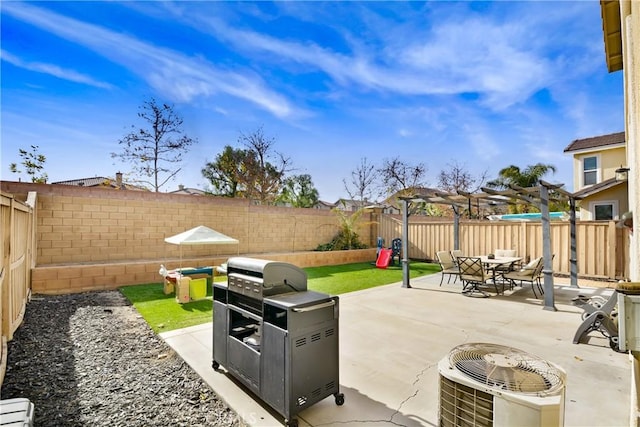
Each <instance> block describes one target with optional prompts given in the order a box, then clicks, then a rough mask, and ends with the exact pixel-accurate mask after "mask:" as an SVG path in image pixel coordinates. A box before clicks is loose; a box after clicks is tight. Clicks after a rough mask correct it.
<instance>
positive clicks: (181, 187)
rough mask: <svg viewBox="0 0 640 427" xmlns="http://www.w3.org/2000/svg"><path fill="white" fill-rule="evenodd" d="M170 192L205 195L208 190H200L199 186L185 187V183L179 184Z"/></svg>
mask: <svg viewBox="0 0 640 427" xmlns="http://www.w3.org/2000/svg"><path fill="white" fill-rule="evenodd" d="M169 194H188V195H192V196H205V195H206V194H207V193H206V191H203V190H200V189H199V188H190V187H185V186H184V185H182V184H180V185H178V189H177V190H173V191H169Z"/></svg>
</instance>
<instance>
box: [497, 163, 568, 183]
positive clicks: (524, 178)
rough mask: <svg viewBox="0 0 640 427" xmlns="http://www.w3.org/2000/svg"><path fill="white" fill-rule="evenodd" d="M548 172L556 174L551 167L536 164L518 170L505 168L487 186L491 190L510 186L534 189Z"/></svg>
mask: <svg viewBox="0 0 640 427" xmlns="http://www.w3.org/2000/svg"><path fill="white" fill-rule="evenodd" d="M548 172H553V173H555V172H556V167H555V166H553V165H545V164H543V163H536V164H535V165H530V166H527V167H526V168H524V170H520V168H519V167H518V166H514V165H511V166H507V167H506V168H504V169H501V170H500V172H498V175H499V176H498V178H497V179H494V180H493V181H489V182H487V186H488V187H491V188H499V189H507V188H509V186H510V185H511V184H513V185H517V186H519V187H524V188H526V187H535V186H537V185H538V184H540V180H541V179H542V177H543V176H544V175H546V174H547V173H548Z"/></svg>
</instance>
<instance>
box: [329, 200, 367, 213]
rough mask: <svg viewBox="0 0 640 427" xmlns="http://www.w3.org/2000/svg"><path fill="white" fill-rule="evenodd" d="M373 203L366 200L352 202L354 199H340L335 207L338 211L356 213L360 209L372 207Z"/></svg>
mask: <svg viewBox="0 0 640 427" xmlns="http://www.w3.org/2000/svg"><path fill="white" fill-rule="evenodd" d="M370 205H371V202H368V201H366V200H364V201H362V200H352V199H338V200H337V201H336V202H335V203H334V206H335V207H336V208H337V209H340V210H343V211H346V212H355V211H357V210H358V209H360V208H364V207H365V206H370Z"/></svg>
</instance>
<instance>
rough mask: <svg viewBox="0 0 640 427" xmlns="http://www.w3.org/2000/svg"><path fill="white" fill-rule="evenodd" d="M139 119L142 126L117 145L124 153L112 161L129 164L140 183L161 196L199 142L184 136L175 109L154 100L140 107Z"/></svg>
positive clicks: (134, 129)
mask: <svg viewBox="0 0 640 427" xmlns="http://www.w3.org/2000/svg"><path fill="white" fill-rule="evenodd" d="M138 118H139V119H140V120H141V122H142V125H141V126H140V127H137V126H136V125H132V126H131V132H130V133H129V134H127V135H126V136H125V137H124V138H122V139H121V140H120V141H118V144H120V146H121V147H122V151H121V152H119V153H111V157H113V158H118V159H120V160H122V161H124V162H128V163H130V164H131V165H132V168H133V170H132V172H133V174H134V175H137V176H139V177H140V179H138V180H137V182H139V183H143V184H148V185H150V186H151V187H152V188H153V190H154V191H156V192H158V191H159V190H160V188H161V187H162V186H163V185H165V184H166V183H167V181H169V180H170V179H172V178H174V177H175V176H176V175H177V174H178V172H180V170H182V168H181V167H179V165H180V162H181V161H182V156H183V154H184V153H186V152H187V151H188V149H189V147H190V146H191V145H192V144H194V143H195V142H197V141H196V140H195V139H192V138H190V137H188V136H187V135H185V134H184V131H183V130H182V125H183V120H182V117H180V116H179V115H178V114H177V113H176V112H175V110H174V107H173V106H172V105H167V104H160V103H158V102H157V101H156V100H155V99H154V98H151V99H149V100H146V101H144V102H143V103H142V105H141V106H140V108H139V112H138Z"/></svg>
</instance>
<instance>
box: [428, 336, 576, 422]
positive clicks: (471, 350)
mask: <svg viewBox="0 0 640 427" xmlns="http://www.w3.org/2000/svg"><path fill="white" fill-rule="evenodd" d="M438 372H439V374H440V375H439V376H440V405H439V419H440V426H443V427H448V426H452V427H453V426H455V427H458V426H496V427H499V426H516V425H517V426H562V425H564V392H565V382H566V374H565V372H564V371H563V370H562V369H561V368H560V367H558V366H556V365H554V364H552V363H550V362H548V361H545V360H542V359H540V358H539V357H537V356H534V355H532V354H528V353H525V352H523V351H521V350H518V349H515V348H511V347H505V346H500V345H496V344H486V343H469V344H463V345H460V346H457V347H455V348H454V349H453V350H451V352H450V353H449V355H448V356H446V357H444V358H443V359H442V360H441V361H440V362H439V363H438Z"/></svg>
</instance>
